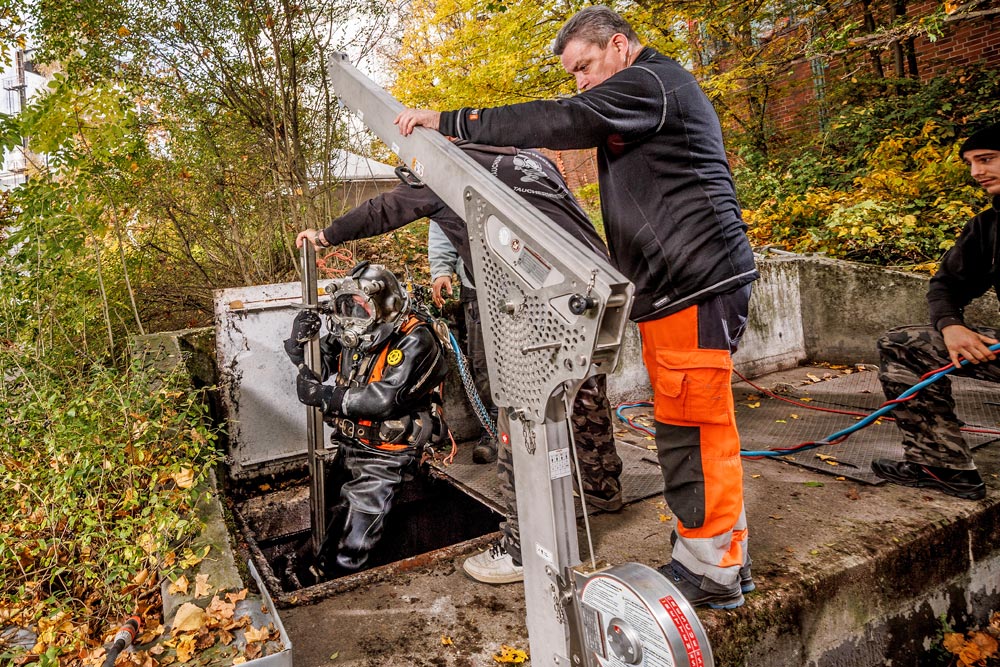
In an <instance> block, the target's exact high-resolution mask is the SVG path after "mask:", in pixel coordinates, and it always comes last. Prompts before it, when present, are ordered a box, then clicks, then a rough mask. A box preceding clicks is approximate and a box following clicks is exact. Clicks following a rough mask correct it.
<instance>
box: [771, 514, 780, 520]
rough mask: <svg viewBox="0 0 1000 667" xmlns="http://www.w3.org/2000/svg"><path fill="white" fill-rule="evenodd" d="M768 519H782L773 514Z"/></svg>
mask: <svg viewBox="0 0 1000 667" xmlns="http://www.w3.org/2000/svg"><path fill="white" fill-rule="evenodd" d="M768 518H769V519H774V520H775V521H781V519H782V517H780V516H778V515H777V514H772V515H771V516H769V517H768Z"/></svg>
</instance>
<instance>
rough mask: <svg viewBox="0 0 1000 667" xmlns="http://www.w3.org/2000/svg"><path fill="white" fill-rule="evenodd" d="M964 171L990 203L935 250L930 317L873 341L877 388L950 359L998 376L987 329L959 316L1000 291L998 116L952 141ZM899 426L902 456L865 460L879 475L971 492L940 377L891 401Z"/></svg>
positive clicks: (977, 487) (967, 455) (963, 447)
mask: <svg viewBox="0 0 1000 667" xmlns="http://www.w3.org/2000/svg"><path fill="white" fill-rule="evenodd" d="M959 155H960V156H961V157H962V159H963V160H964V161H965V163H966V164H968V165H969V170H970V174H971V176H972V177H973V178H974V179H975V180H976V181H977V182H978V183H979V184H980V185H982V186H983V188H985V189H986V192H988V193H989V194H991V195H992V196H993V206H992V208H988V209H986V210H985V211H983V212H982V213H980V214H979V215H977V216H975V217H974V218H972V219H971V220H970V221H969V222H968V224H966V226H965V228H964V229H963V230H962V234H961V235H960V236H959V238H958V240H957V241H956V242H955V245H954V246H953V247H952V248H951V249H950V250H948V252H947V253H945V255H944V257H942V258H941V265H940V267H939V268H938V271H937V273H935V274H934V277H933V278H931V282H930V287H929V288H928V290H927V304H928V306H929V309H930V315H931V322H932V325H927V326H908V327H899V328H897V329H892V330H891V331H889V332H887V333H886V334H885V335H884V336H883V337H882V338H881V339H880V340H879V342H878V349H879V355H880V358H881V364H880V365H881V373H880V375H879V378H880V379H881V380H882V388H883V389H884V390H885V395H886V397H888V398H890V399H892V398H896V397H897V396H899V395H900V394H902V393H903V392H904V391H906V390H907V389H909V388H910V387H911V386H913V385H914V384H916V383H917V382H919V380H920V378H921V377H923V376H924V375H925V374H927V373H929V372H931V371H934V370H936V369H938V368H941V367H942V366H945V365H947V364H948V363H952V364H954V365H955V366H959V365H960V362H962V361H963V360H967V361H968V362H969V363H968V365H966V366H964V367H962V368H960V369H959V370H957V371H955V373H956V374H957V375H962V376H966V377H974V378H978V379H980V380H988V381H991V382H1000V366H998V364H996V363H995V362H996V358H997V356H996V353H995V352H994V351H993V350H991V349H990V347H991V346H993V345H995V344H996V343H997V339H998V333H1000V332H998V331H997V330H995V329H989V328H986V327H979V326H974V325H971V324H966V322H965V307H966V306H968V305H969V303H971V302H972V300H973V299H975V298H977V297H980V296H982V295H983V294H985V293H986V291H987V290H988V289H989V288H991V287H992V288H993V289H994V290H995V291H996V292H997V293H998V294H1000V232H998V229H997V226H998V224H1000V214H998V211H1000V123H997V124H994V125H991V126H989V127H985V128H983V129H982V130H980V131H978V132H976V133H974V134H973V135H972V136H970V137H969V138H968V139H967V140H966V141H965V143H963V144H962V147H961V148H960V149H959ZM893 416H894V417H895V418H896V425H897V426H899V428H900V430H901V431H902V432H903V451H904V459H903V460H902V461H893V460H890V459H878V460H875V461H872V472H874V473H875V474H876V475H877V476H879V477H881V478H882V479H884V480H886V481H888V482H892V483H893V484H901V485H903V486H915V487H925V488H931V489H936V490H938V491H942V492H944V493H947V494H948V495H951V496H956V497H958V498H965V499H967V500H979V499H980V498H984V497H985V496H986V484H984V483H983V478H982V476H981V475H980V474H979V470H977V469H976V463H975V461H974V460H973V459H972V452H971V450H970V449H969V445H968V443H966V442H965V438H963V437H962V432H961V422H960V421H959V420H958V417H957V416H956V415H955V400H954V399H953V398H952V394H951V383H950V381H949V380H948V378H947V377H945V378H942V379H940V380H938V381H936V382H933V383H931V384H930V385H928V386H927V387H925V388H924V389H922V390H921V391H920V392H919V393H917V394H916V396H915V397H914V398H912V399H910V400H908V401H906V402H904V403H901V404H900V405H899V406H898V407H896V409H895V411H894V412H893Z"/></svg>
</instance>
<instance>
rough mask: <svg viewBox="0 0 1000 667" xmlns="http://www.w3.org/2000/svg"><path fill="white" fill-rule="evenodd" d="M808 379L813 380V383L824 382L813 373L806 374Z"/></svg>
mask: <svg viewBox="0 0 1000 667" xmlns="http://www.w3.org/2000/svg"><path fill="white" fill-rule="evenodd" d="M806 377H807V378H809V379H810V380H812V381H813V382H822V380H820V379H819V378H818V377H816V376H815V375H813V374H812V373H806Z"/></svg>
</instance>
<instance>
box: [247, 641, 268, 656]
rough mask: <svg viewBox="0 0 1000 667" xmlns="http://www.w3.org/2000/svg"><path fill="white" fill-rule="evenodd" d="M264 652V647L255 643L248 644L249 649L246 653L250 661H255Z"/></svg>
mask: <svg viewBox="0 0 1000 667" xmlns="http://www.w3.org/2000/svg"><path fill="white" fill-rule="evenodd" d="M263 651H264V646H263V645H262V644H261V643H260V642H254V643H252V644H247V648H246V650H245V651H244V653H245V654H246V656H247V658H249V659H250V660H255V659H257V658H259V657H260V654H261V653H263Z"/></svg>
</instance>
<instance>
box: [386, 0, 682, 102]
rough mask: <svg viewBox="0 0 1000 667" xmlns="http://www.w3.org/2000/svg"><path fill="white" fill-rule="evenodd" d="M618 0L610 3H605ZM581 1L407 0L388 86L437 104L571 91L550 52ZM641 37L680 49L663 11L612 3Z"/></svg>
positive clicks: (396, 92) (408, 96)
mask: <svg viewBox="0 0 1000 667" xmlns="http://www.w3.org/2000/svg"><path fill="white" fill-rule="evenodd" d="M609 4H610V5H615V3H609ZM584 5H585V3H582V2H579V1H577V0H574V1H572V2H569V3H563V2H551V1H547V2H542V3H527V2H525V3H490V4H487V5H483V4H482V3H479V2H476V1H474V0H417V1H415V2H412V3H410V6H409V13H408V15H407V17H406V19H405V30H404V31H403V35H402V40H401V43H400V47H399V50H398V52H396V53H395V54H394V55H393V56H392V58H391V61H392V68H393V71H394V73H395V76H396V81H395V84H394V86H393V88H392V92H393V94H394V95H395V96H396V97H398V98H399V99H400V100H401V101H402V102H403V103H404V104H408V105H411V106H417V107H430V108H435V109H455V108H459V107H463V106H480V107H482V106H497V105H501V104H512V103H515V102H524V101H528V100H532V99H546V98H550V97H554V96H556V95H558V94H569V93H572V92H574V87H573V81H572V77H570V76H569V75H568V74H567V73H566V72H565V70H563V68H562V65H561V63H560V62H559V59H558V58H557V57H556V56H554V55H552V51H551V44H552V40H553V39H554V38H555V36H556V33H557V32H558V30H559V28H560V26H562V24H563V23H565V21H566V20H567V19H568V18H569V17H570V16H572V15H573V14H574V13H575V12H576V11H577V10H579V9H581V8H582V7H583V6H584ZM616 8H617V9H618V10H619V11H621V12H622V13H623V15H625V16H626V17H627V18H628V19H629V20H630V21H632V23H633V25H634V26H635V28H636V30H637V32H639V33H640V34H641V36H642V37H643V38H644V42H645V43H648V44H651V45H653V46H655V47H657V48H658V49H660V50H662V51H664V52H666V53H668V54H676V53H678V52H679V49H680V44H679V43H678V42H677V40H676V39H675V37H674V35H673V33H672V31H671V30H667V31H664V30H663V26H664V22H663V20H662V19H663V17H660V16H657V15H655V14H653V13H652V12H650V11H649V10H647V9H645V8H643V7H641V6H639V5H635V4H631V3H630V4H627V5H622V6H618V7H616Z"/></svg>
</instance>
